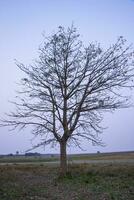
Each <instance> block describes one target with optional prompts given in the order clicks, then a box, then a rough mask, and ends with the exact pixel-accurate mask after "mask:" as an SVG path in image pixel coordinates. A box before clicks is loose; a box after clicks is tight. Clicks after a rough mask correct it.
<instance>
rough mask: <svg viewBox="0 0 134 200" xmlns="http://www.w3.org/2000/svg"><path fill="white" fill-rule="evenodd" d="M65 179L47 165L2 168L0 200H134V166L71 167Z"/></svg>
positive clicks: (18, 165) (0, 170)
mask: <svg viewBox="0 0 134 200" xmlns="http://www.w3.org/2000/svg"><path fill="white" fill-rule="evenodd" d="M69 169H70V170H69V173H68V175H67V176H66V177H64V178H60V177H59V175H58V174H59V173H58V168H57V167H55V166H51V165H50V166H47V165H44V164H38V165H35V164H29V165H27V164H23V165H21V164H12V165H8V164H5V165H1V166H0V200H63V199H64V200H133V199H134V166H133V165H115V164H114V165H112V164H109V165H108V164H107V165H104V164H97V165H89V164H79V165H74V164H73V165H70V167H69Z"/></svg>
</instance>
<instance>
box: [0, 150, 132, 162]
mask: <svg viewBox="0 0 134 200" xmlns="http://www.w3.org/2000/svg"><path fill="white" fill-rule="evenodd" d="M77 160H81V161H82V160H83V161H84V160H85V161H90V160H91V161H92V160H103V161H105V160H113V161H114V160H134V152H117V153H99V154H98V153H96V154H75V155H69V156H68V161H71V162H72V161H77ZM54 161H59V156H52V157H45V156H1V157H0V163H45V162H54Z"/></svg>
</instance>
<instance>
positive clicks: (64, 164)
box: [60, 142, 68, 176]
mask: <svg viewBox="0 0 134 200" xmlns="http://www.w3.org/2000/svg"><path fill="white" fill-rule="evenodd" d="M67 171H68V166H67V153H66V142H61V143H60V173H61V176H64V175H66V173H67Z"/></svg>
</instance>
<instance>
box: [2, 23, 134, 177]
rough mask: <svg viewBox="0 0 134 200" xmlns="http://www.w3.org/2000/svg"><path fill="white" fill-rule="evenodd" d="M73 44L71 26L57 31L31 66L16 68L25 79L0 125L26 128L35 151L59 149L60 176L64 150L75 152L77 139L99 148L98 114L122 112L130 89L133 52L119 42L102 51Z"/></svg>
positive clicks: (64, 165) (75, 35)
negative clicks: (45, 147)
mask: <svg viewBox="0 0 134 200" xmlns="http://www.w3.org/2000/svg"><path fill="white" fill-rule="evenodd" d="M79 38H80V36H79V34H78V33H77V30H76V28H74V27H73V26H72V27H71V28H68V29H67V30H66V29H64V28H63V27H61V26H60V27H59V28H58V31H57V33H55V34H53V35H51V36H50V37H47V38H46V37H45V39H44V42H43V45H42V46H41V47H40V49H39V51H40V53H39V59H38V60H37V61H35V63H34V64H32V65H29V66H25V65H23V64H21V63H18V62H17V63H16V64H17V66H18V67H19V69H20V70H21V71H23V72H24V73H25V78H23V79H22V80H21V86H22V87H21V92H20V93H19V96H18V97H17V98H18V100H16V101H15V102H13V103H14V104H15V107H16V110H15V111H14V112H11V113H9V114H8V117H9V118H8V119H4V120H2V122H1V123H2V126H3V125H4V126H12V127H13V129H16V128H19V129H24V128H26V127H27V126H29V125H32V126H33V129H32V133H33V134H34V135H35V136H41V138H42V141H41V143H40V144H37V146H35V147H38V146H41V145H47V144H50V143H51V144H52V145H54V144H56V143H59V144H60V167H61V173H62V174H65V173H66V172H67V154H66V146H67V144H69V143H70V142H74V143H75V144H76V145H77V146H80V144H81V143H80V141H81V140H79V138H84V139H87V140H88V141H91V142H92V143H94V144H97V145H99V144H101V140H100V138H99V133H101V132H102V127H101V125H100V123H101V121H102V119H103V112H104V111H111V110H115V109H119V108H124V107H128V106H129V101H128V99H127V97H126V96H123V95H122V88H124V87H125V88H131V87H133V84H132V81H133V77H134V67H133V62H132V61H133V60H132V59H133V52H132V51H131V47H130V46H126V41H125V40H124V38H123V37H119V38H118V40H117V42H116V43H115V44H114V45H111V46H110V47H109V48H108V49H107V50H103V49H102V48H101V47H100V45H98V44H94V43H89V45H88V46H87V47H84V45H83V43H82V41H80V39H79Z"/></svg>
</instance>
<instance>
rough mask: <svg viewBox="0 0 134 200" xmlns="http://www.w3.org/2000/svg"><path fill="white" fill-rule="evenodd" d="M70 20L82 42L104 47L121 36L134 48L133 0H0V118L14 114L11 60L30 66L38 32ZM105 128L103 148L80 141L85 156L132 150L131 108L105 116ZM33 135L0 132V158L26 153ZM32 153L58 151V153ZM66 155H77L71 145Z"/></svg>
mask: <svg viewBox="0 0 134 200" xmlns="http://www.w3.org/2000/svg"><path fill="white" fill-rule="evenodd" d="M72 22H73V23H74V25H75V26H76V27H77V29H78V31H79V32H80V34H81V39H82V40H83V41H84V42H85V43H87V42H88V41H89V42H91V41H98V42H100V43H101V45H102V46H103V47H108V46H109V45H110V44H112V43H114V42H115V41H116V39H117V37H118V36H120V35H122V36H124V37H125V38H126V39H127V41H128V43H133V44H134V1H133V0H21V1H19V0H0V97H1V98H0V116H3V114H4V112H8V111H9V110H12V105H11V104H10V103H9V102H8V101H9V100H12V99H13V98H14V97H15V95H16V93H15V90H16V88H17V86H16V82H18V81H19V79H20V78H21V77H22V73H21V72H20V71H19V70H18V69H17V67H16V65H15V63H14V59H17V60H18V61H20V62H23V63H24V64H30V63H32V62H33V60H34V59H36V58H38V47H39V45H40V44H41V42H42V39H43V38H42V33H43V32H44V33H45V34H46V35H49V34H51V33H53V32H54V31H55V30H56V28H57V27H58V26H59V25H62V26H65V27H68V26H70V25H71V24H72ZM124 93H125V91H124ZM131 93H134V91H131ZM133 100H134V98H133ZM103 124H104V125H105V126H106V127H108V128H107V129H106V130H105V131H104V133H103V134H102V138H103V141H104V142H105V143H106V144H107V145H106V147H103V148H102V147H96V146H92V145H91V144H87V143H83V148H84V149H85V150H86V151H84V152H89V153H90V152H96V151H98V150H99V151H101V152H110V151H126V150H134V108H129V109H124V110H121V111H116V112H115V113H114V114H107V115H105V116H104V121H103ZM32 137H33V136H32V135H31V134H30V130H29V129H27V130H26V131H24V132H20V133H17V132H9V131H8V128H1V129H0V154H8V153H15V152H16V151H17V150H18V151H19V152H20V153H23V152H25V150H27V149H29V148H30V147H31V138H32ZM33 143H35V142H34V141H33ZM36 151H39V152H42V153H49V152H54V153H57V152H59V149H58V147H57V148H55V149H51V148H50V147H47V148H45V149H42V148H40V149H38V150H36ZM68 152H69V153H78V152H81V151H80V150H79V149H78V148H74V147H72V148H71V149H68ZM84 152H83V153H84Z"/></svg>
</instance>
